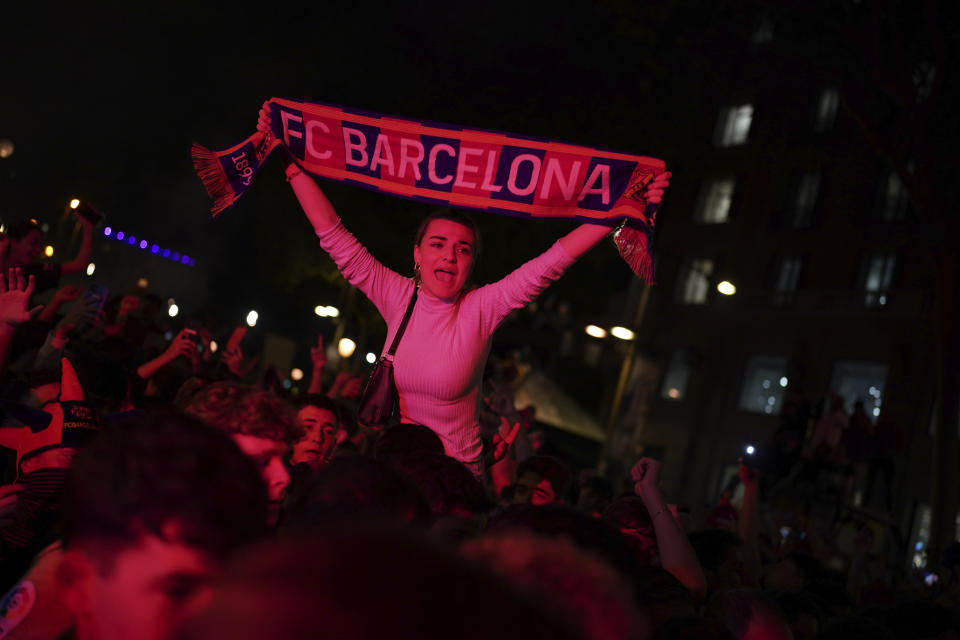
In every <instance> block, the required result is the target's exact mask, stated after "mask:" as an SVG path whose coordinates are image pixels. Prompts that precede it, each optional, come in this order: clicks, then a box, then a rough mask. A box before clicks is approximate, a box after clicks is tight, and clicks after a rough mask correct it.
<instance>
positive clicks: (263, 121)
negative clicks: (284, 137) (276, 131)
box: [257, 100, 270, 133]
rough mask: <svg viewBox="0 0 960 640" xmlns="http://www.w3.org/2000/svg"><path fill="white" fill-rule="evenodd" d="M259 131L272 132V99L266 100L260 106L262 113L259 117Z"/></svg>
mask: <svg viewBox="0 0 960 640" xmlns="http://www.w3.org/2000/svg"><path fill="white" fill-rule="evenodd" d="M257 131H259V132H260V133H270V101H269V100H265V101H264V103H263V106H262V107H260V114H259V117H258V118H257Z"/></svg>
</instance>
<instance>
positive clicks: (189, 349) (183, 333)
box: [164, 329, 197, 364]
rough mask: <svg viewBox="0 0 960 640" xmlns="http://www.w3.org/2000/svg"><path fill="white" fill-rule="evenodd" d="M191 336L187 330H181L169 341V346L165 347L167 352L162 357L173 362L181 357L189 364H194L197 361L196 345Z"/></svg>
mask: <svg viewBox="0 0 960 640" xmlns="http://www.w3.org/2000/svg"><path fill="white" fill-rule="evenodd" d="M193 335H194V334H192V333H191V332H189V331H188V330H187V329H181V330H180V333H178V334H177V335H176V336H175V337H174V339H173V340H171V341H170V346H169V347H167V350H166V351H165V352H164V355H165V356H166V357H167V359H168V360H175V359H176V358H177V357H179V356H183V357H184V358H186V359H187V360H189V361H190V363H191V364H194V363H196V360H197V343H196V342H195V341H194V339H193Z"/></svg>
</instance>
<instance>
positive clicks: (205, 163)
mask: <svg viewBox="0 0 960 640" xmlns="http://www.w3.org/2000/svg"><path fill="white" fill-rule="evenodd" d="M190 158H191V159H192V160H193V170H194V171H196V172H197V175H198V176H199V177H200V180H201V182H203V186H204V188H205V189H206V190H207V193H208V194H209V195H210V197H211V198H213V206H212V207H211V208H210V213H212V214H213V216H214V217H216V215H217V214H218V213H220V212H221V211H224V210H225V209H227V208H229V207H230V206H231V205H232V204H233V203H234V201H235V200H236V199H237V197H236V195H235V194H234V192H233V187H231V186H230V181H229V180H227V174H226V173H224V171H223V167H221V166H220V160H219V159H218V158H217V154H216V153H214V152H213V151H211V150H210V149H207V148H206V147H204V146H203V145H200V144H197V143H196V142H194V143H193V145H192V146H191V147H190Z"/></svg>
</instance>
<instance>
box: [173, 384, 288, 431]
mask: <svg viewBox="0 0 960 640" xmlns="http://www.w3.org/2000/svg"><path fill="white" fill-rule="evenodd" d="M184 410H185V411H186V412H187V413H189V414H191V415H194V416H196V417H198V418H200V419H201V420H204V421H205V422H208V423H209V424H211V425H213V426H214V427H216V428H218V429H220V430H221V431H226V432H227V433H242V434H244V435H249V436H256V437H258V438H267V439H268V440H275V441H278V442H286V443H288V444H292V443H293V442H295V441H296V440H298V439H299V438H300V436H301V435H302V433H301V432H302V430H301V429H300V428H299V427H297V425H296V422H295V420H294V416H293V412H292V411H291V410H290V407H288V406H287V405H286V404H285V403H284V402H283V400H281V399H280V398H278V397H277V396H275V395H273V394H272V393H270V392H267V391H263V390H261V389H258V388H256V387H251V386H249V385H245V384H239V383H236V382H226V381H224V382H215V383H213V384H211V385H208V386H206V387H204V388H203V389H200V390H199V391H197V392H196V393H195V394H193V396H192V397H191V398H190V400H189V401H188V402H187V405H186V407H184Z"/></svg>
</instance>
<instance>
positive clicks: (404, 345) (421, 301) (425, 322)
mask: <svg viewBox="0 0 960 640" xmlns="http://www.w3.org/2000/svg"><path fill="white" fill-rule="evenodd" d="M257 130H258V131H260V132H262V133H264V134H266V133H269V132H270V110H269V105H268V104H267V103H264V106H263V108H262V109H261V110H260V118H259V121H258V123H257ZM286 175H287V180H288V181H289V182H290V185H291V187H292V188H293V191H294V193H295V194H296V196H297V200H298V201H299V202H300V206H301V207H302V208H303V211H304V213H305V214H306V215H307V218H308V220H309V221H310V224H311V225H313V228H314V231H315V232H316V234H317V237H318V238H319V239H320V246H321V247H322V248H323V249H324V250H325V251H326V252H327V253H329V254H330V256H331V257H332V258H333V259H334V261H335V262H336V263H337V267H338V268H339V269H340V272H341V273H342V274H343V276H344V277H345V278H346V279H347V281H348V282H349V283H350V284H352V285H353V286H355V287H357V288H358V289H360V290H361V291H362V292H363V293H364V294H365V295H366V296H367V297H368V298H369V299H370V300H371V301H372V302H373V303H374V305H376V307H377V310H378V311H379V312H380V314H381V315H382V316H383V319H384V321H385V322H386V324H387V340H386V344H387V345H389V344H390V343H391V342H392V340H393V337H394V335H395V334H396V332H397V329H398V327H399V325H400V323H401V320H402V318H403V315H404V312H405V310H406V307H407V305H408V303H409V301H410V298H411V296H412V295H413V292H414V290H415V289H417V288H418V287H419V293H418V297H417V301H416V305H415V306H414V309H413V314H412V316H411V318H410V321H409V324H408V325H407V328H406V330H405V332H404V333H403V337H402V339H401V341H400V344H399V346H398V347H397V351H396V354H395V356H394V361H393V362H394V365H393V366H394V376H395V382H396V386H397V392H398V396H399V406H400V416H401V421H402V422H408V423H418V424H422V425H425V426H427V427H429V428H430V429H432V430H433V431H434V432H435V433H436V434H437V435H438V436H439V437H440V439H441V440H442V441H443V445H444V449H445V450H446V453H447V455H449V456H451V457H452V458H455V459H457V460H459V461H460V462H462V463H463V464H465V465H466V466H467V467H468V468H470V470H471V471H472V472H473V473H474V474H475V475H476V476H478V477H482V475H483V470H484V464H483V445H482V442H481V439H480V423H479V394H480V386H481V382H482V376H483V370H484V368H485V366H486V361H487V355H488V354H489V352H490V345H491V340H492V337H493V333H494V331H495V330H496V329H497V327H498V326H499V324H500V323H501V322H502V321H503V320H504V318H506V316H507V314H509V313H510V312H511V311H513V310H514V309H521V308H523V307H524V306H526V305H527V304H528V303H529V302H530V301H531V300H533V299H534V298H536V297H537V295H539V294H540V292H541V291H543V290H544V289H545V288H547V287H548V286H549V285H550V283H551V282H553V281H554V280H556V279H557V278H559V277H560V276H561V275H562V274H563V272H564V271H565V270H566V269H567V268H568V267H569V266H570V265H571V264H573V263H574V262H575V261H576V260H577V258H579V257H580V256H581V255H583V254H584V253H585V252H586V251H587V250H589V249H590V248H591V247H593V246H594V245H596V244H597V243H598V242H599V241H600V240H601V239H602V238H604V237H606V236H607V235H608V234H609V233H610V231H611V229H612V224H582V225H580V226H579V227H577V228H575V229H574V230H573V231H571V232H570V233H568V234H567V235H565V236H563V237H562V238H560V239H559V240H558V241H557V242H556V243H554V244H553V246H551V247H550V248H549V249H548V250H547V251H545V252H544V253H543V254H541V255H539V256H537V257H536V258H534V259H532V260H530V261H529V262H527V263H525V264H523V265H522V266H520V267H519V268H518V269H516V270H515V271H514V272H513V273H511V274H509V275H508V276H506V277H505V278H503V279H502V280H500V281H498V282H495V283H492V284H489V285H486V286H482V287H477V288H470V287H467V281H468V278H469V276H470V273H471V272H472V270H473V267H474V265H475V263H476V260H477V256H478V253H479V249H480V238H479V235H478V233H477V229H476V227H475V226H474V224H473V222H472V221H471V220H470V219H469V218H467V217H466V216H465V215H463V214H462V213H459V212H458V211H456V210H448V211H445V212H442V213H437V214H434V215H431V216H430V217H428V218H427V219H426V220H424V222H423V223H422V224H421V225H420V228H419V230H418V232H417V235H416V238H415V242H414V246H413V260H414V265H415V268H414V277H413V278H412V279H411V278H407V277H404V276H402V275H400V274H398V273H396V272H394V271H392V270H390V269H388V268H386V267H385V266H383V265H382V264H380V262H378V261H377V260H376V259H375V258H373V256H371V255H370V253H369V252H368V251H367V250H366V249H365V248H364V247H363V246H362V245H361V244H360V243H359V242H358V241H357V240H356V238H354V237H353V235H351V234H350V233H349V232H348V231H347V230H346V228H344V226H343V223H342V222H341V221H340V218H339V216H338V215H337V213H336V211H335V210H334V208H333V205H331V204H330V201H329V200H327V197H326V196H325V195H324V194H323V192H322V191H321V190H320V187H319V186H318V185H317V183H316V182H315V181H314V180H313V178H311V177H310V176H309V175H307V174H306V173H304V172H303V171H301V170H300V169H299V167H297V165H296V164H294V163H292V162H289V163H288V165H287V168H286ZM670 175H671V174H670V173H663V174H661V175H659V176H658V177H657V178H656V179H655V180H654V181H653V182H651V183H650V184H649V185H648V186H647V189H646V192H645V194H644V196H645V198H646V199H647V201H649V202H652V203H659V202H660V200H661V198H662V196H663V192H664V190H665V189H666V188H667V186H668V185H669V179H670Z"/></svg>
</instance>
